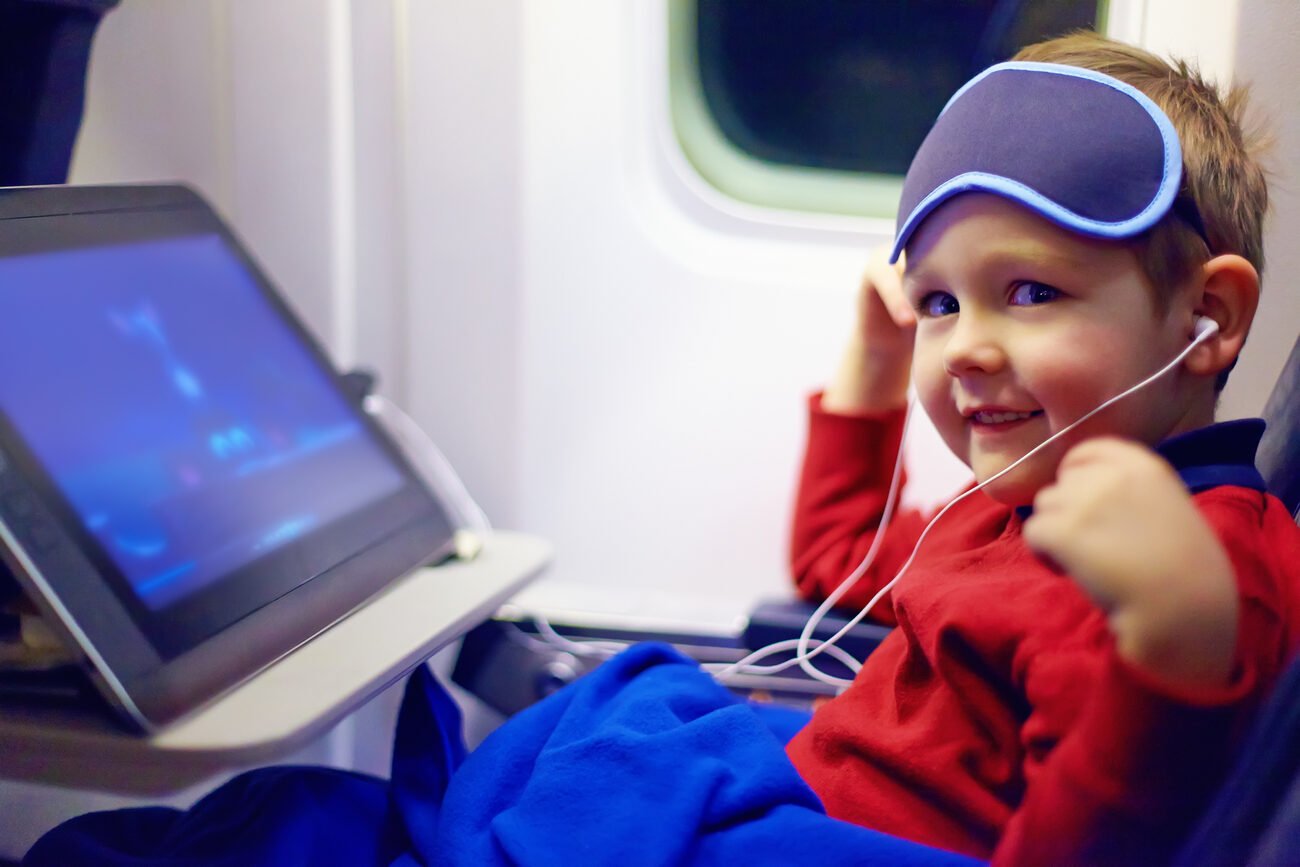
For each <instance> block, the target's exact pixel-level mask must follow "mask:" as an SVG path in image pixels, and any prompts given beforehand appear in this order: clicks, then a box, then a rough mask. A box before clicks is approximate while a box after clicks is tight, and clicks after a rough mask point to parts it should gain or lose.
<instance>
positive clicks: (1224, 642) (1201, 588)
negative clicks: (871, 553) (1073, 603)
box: [994, 440, 1286, 865]
mask: <svg viewBox="0 0 1300 867" xmlns="http://www.w3.org/2000/svg"><path fill="white" fill-rule="evenodd" d="M1207 496H1212V495H1207ZM1216 504H1217V505H1216V508H1215V511H1214V512H1213V513H1208V512H1207V513H1206V515H1210V514H1213V521H1214V524H1213V526H1211V522H1210V521H1209V520H1207V517H1206V515H1203V514H1202V512H1201V510H1200V509H1199V508H1198V507H1197V505H1196V504H1195V503H1194V501H1193V500H1192V499H1191V497H1190V496H1189V495H1188V494H1187V493H1186V491H1185V489H1184V488H1183V485H1182V483H1181V482H1180V480H1179V479H1178V478H1177V476H1176V475H1175V474H1174V473H1173V471H1172V470H1171V469H1170V468H1169V467H1168V466H1167V465H1166V464H1165V463H1164V462H1163V461H1162V460H1161V459H1160V458H1159V457H1158V456H1156V455H1155V454H1154V453H1153V452H1151V451H1150V450H1148V449H1146V448H1144V447H1141V446H1137V445H1133V444H1130V443H1124V442H1121V441H1117V440H1093V441H1089V442H1087V443H1085V444H1083V445H1081V446H1079V447H1077V448H1076V449H1074V450H1072V451H1071V452H1070V454H1069V455H1067V456H1066V458H1065V460H1064V461H1062V464H1061V467H1060V470H1059V472H1058V477H1057V483H1056V484H1055V485H1054V486H1052V487H1051V488H1048V489H1044V491H1043V492H1042V493H1040V495H1039V497H1038V498H1037V499H1036V500H1035V504H1034V507H1035V511H1034V515H1033V517H1032V518H1031V519H1030V520H1029V521H1028V522H1027V523H1026V525H1025V528H1024V534H1025V539H1026V541H1027V542H1028V543H1029V544H1030V545H1031V546H1032V547H1034V548H1035V549H1036V550H1037V551H1038V552H1039V553H1040V554H1041V555H1043V556H1045V557H1046V558H1048V559H1049V560H1050V561H1051V562H1053V563H1054V564H1056V565H1058V566H1060V567H1062V568H1063V569H1064V570H1065V571H1066V572H1068V573H1069V574H1070V575H1071V577H1073V578H1074V579H1075V580H1077V581H1078V583H1079V584H1080V585H1081V586H1082V587H1083V588H1084V589H1085V590H1086V591H1087V592H1088V593H1090V594H1091V595H1092V596H1093V598H1094V599H1096V600H1097V602H1098V603H1099V605H1100V607H1101V608H1102V609H1103V611H1104V612H1105V613H1106V615H1107V620H1108V623H1109V626H1110V628H1111V631H1112V632H1113V634H1114V639H1115V640H1114V643H1113V646H1111V647H1110V648H1108V649H1103V652H1105V653H1106V654H1107V656H1106V659H1105V664H1104V666H1103V668H1102V670H1101V672H1100V677H1101V679H1100V681H1099V682H1098V684H1097V686H1096V687H1095V689H1094V691H1093V698H1092V699H1091V700H1090V701H1089V702H1088V704H1087V705H1086V707H1085V708H1084V710H1083V713H1082V714H1081V715H1080V716H1079V717H1078V718H1075V719H1071V720H1068V721H1064V720H1058V721H1057V722H1056V724H1055V725H1054V726H1053V728H1056V729H1058V730H1060V731H1061V735H1060V741H1059V743H1057V745H1056V746H1055V748H1054V749H1053V750H1052V752H1051V753H1050V754H1049V755H1048V756H1047V757H1046V760H1045V761H1044V762H1043V763H1042V764H1041V765H1040V766H1038V767H1037V768H1033V769H1027V773H1026V776H1027V777H1028V782H1029V786H1028V789H1027V791H1026V793H1025V797H1024V800H1023V802H1022V804H1021V806H1020V808H1019V809H1018V810H1017V812H1016V814H1015V815H1014V816H1013V817H1012V819H1011V821H1010V823H1009V824H1008V826H1007V829H1006V832H1005V834H1004V836H1003V838H1002V840H1001V842H1000V843H999V846H998V849H997V851H996V853H995V857H994V862H995V863H997V864H1002V865H1020V864H1038V863H1053V864H1110V863H1151V864H1159V863H1164V862H1166V861H1167V860H1168V859H1169V858H1170V857H1171V856H1172V854H1173V853H1174V852H1175V851H1176V849H1177V847H1178V845H1179V844H1180V842H1181V840H1182V839H1183V837H1184V836H1185V835H1186V833H1187V831H1188V830H1189V829H1190V828H1191V826H1192V823H1193V822H1194V821H1195V820H1196V818H1197V816H1198V815H1199V813H1200V812H1201V810H1202V809H1203V808H1204V806H1205V804H1206V803H1207V801H1208V799H1209V797H1210V796H1211V795H1212V794H1213V792H1214V790H1215V788H1217V786H1218V785H1219V783H1220V781H1221V780H1222V778H1223V775H1224V773H1225V771H1226V767H1227V764H1228V761H1229V759H1230V757H1231V751H1232V747H1233V743H1234V738H1235V735H1236V734H1238V733H1239V729H1240V726H1241V725H1242V723H1243V721H1244V720H1245V719H1246V718H1247V717H1248V715H1249V713H1250V712H1251V711H1252V710H1253V707H1254V703H1255V701H1256V700H1257V699H1258V698H1259V696H1260V695H1261V694H1262V692H1263V691H1264V689H1265V688H1266V687H1267V685H1268V683H1270V682H1271V681H1272V679H1273V678H1274V677H1275V676H1276V674H1277V672H1278V670H1279V668H1280V665H1281V660H1282V658H1283V656H1284V647H1285V645H1286V627H1285V623H1284V621H1283V619H1282V617H1281V616H1280V615H1279V613H1278V612H1279V609H1280V608H1282V607H1284V605H1283V604H1281V602H1280V599H1279V598H1278V596H1277V595H1276V593H1277V592H1278V591H1277V590H1276V589H1274V590H1270V589H1269V587H1270V586H1271V584H1270V581H1275V580H1276V578H1270V577H1268V576H1270V575H1272V573H1273V570H1272V568H1271V567H1269V566H1268V565H1267V562H1268V561H1267V556H1268V555H1267V551H1266V549H1267V547H1268V546H1267V540H1265V539H1263V534H1262V533H1261V531H1260V530H1259V518H1258V515H1256V514H1253V513H1251V510H1249V509H1245V508H1240V506H1241V503H1240V502H1235V503H1232V502H1228V501H1227V500H1226V498H1218V500H1217V501H1216ZM1202 505H1204V503H1203V504H1202ZM1219 534H1222V537H1223V541H1222V542H1221V541H1220V538H1219ZM1225 544H1226V545H1228V546H1229V547H1228V548H1225ZM1261 549H1264V553H1261ZM1229 551H1230V553H1229ZM1063 580H1065V579H1063ZM1242 600H1246V602H1247V604H1245V605H1243V602H1242ZM1040 664H1049V663H1040Z"/></svg>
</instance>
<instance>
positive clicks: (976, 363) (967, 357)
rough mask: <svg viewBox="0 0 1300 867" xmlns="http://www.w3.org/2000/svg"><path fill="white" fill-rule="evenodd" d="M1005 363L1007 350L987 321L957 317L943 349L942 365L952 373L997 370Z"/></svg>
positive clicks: (961, 373) (952, 374)
mask: <svg viewBox="0 0 1300 867" xmlns="http://www.w3.org/2000/svg"><path fill="white" fill-rule="evenodd" d="M1006 364H1007V356H1006V352H1005V351H1004V350H1003V348H1002V345H1001V343H1000V342H999V341H998V340H997V339H996V336H995V335H994V334H993V332H992V329H990V328H989V327H987V323H981V322H980V321H979V320H978V318H977V317H973V316H964V317H960V318H959V319H958V321H957V324H956V326H955V327H954V328H953V331H952V333H951V334H950V335H949V337H948V342H947V344H946V345H945V346H944V350H943V366H944V369H945V370H946V371H947V372H948V374H949V375H950V376H963V375H965V374H970V373H998V372H999V371H1001V370H1002V369H1003V368H1004V367H1006Z"/></svg>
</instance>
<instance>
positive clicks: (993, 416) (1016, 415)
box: [975, 411, 1033, 424]
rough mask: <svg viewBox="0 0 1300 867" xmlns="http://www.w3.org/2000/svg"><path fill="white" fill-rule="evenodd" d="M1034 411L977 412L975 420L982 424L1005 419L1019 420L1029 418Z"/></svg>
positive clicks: (997, 422)
mask: <svg viewBox="0 0 1300 867" xmlns="http://www.w3.org/2000/svg"><path fill="white" fill-rule="evenodd" d="M1031 415H1033V413H1032V412H983V411H981V412H977V413H975V421H977V422H979V423H980V424H1001V423H1002V422H1005V421H1019V420H1020V419H1024V418H1029V417H1030V416H1031Z"/></svg>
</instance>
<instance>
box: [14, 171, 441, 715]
mask: <svg viewBox="0 0 1300 867" xmlns="http://www.w3.org/2000/svg"><path fill="white" fill-rule="evenodd" d="M451 538H452V528H451V526H450V522H449V520H448V518H447V516H446V515H445V513H444V511H443V509H442V508H441V507H440V505H439V503H438V502H437V500H436V498H435V497H434V495H433V494H432V493H431V492H430V490H429V489H428V488H427V487H426V485H425V484H424V483H423V482H422V481H421V479H420V478H419V476H418V475H417V474H416V473H415V472H414V471H413V469H412V467H411V466H410V465H409V464H408V463H407V461H406V460H405V459H404V458H403V456H402V454H401V453H400V451H399V450H398V448H397V447H396V446H395V445H394V443H393V442H392V441H391V440H390V439H389V438H388V437H387V436H386V435H385V434H384V432H383V431H382V430H381V429H380V428H379V427H378V426H377V425H376V424H375V423H374V422H373V421H372V420H371V419H370V418H369V417H368V416H367V414H366V413H365V412H363V411H362V410H361V408H360V407H359V406H358V405H357V403H356V402H355V401H354V400H352V399H350V398H349V397H348V396H347V393H346V391H345V390H344V387H343V385H342V383H341V381H340V378H339V376H338V375H337V374H336V373H335V371H334V370H333V369H332V367H331V365H330V362H329V360H328V358H327V357H326V355H325V353H324V352H323V351H322V349H321V347H320V346H319V345H318V344H317V343H316V341H315V340H313V339H312V337H311V335H310V334H309V333H308V332H307V331H306V330H305V329H304V327H303V326H302V324H301V323H300V322H299V321H298V320H297V318H296V317H295V316H294V315H293V313H292V312H291V311H290V309H289V308H288V306H287V305H286V303H285V301H284V300H283V299H282V298H281V297H280V296H279V294H278V293H277V292H276V291H275V290H274V288H273V287H272V286H271V284H270V282H269V281H268V280H267V279H266V278H265V276H264V275H263V274H262V273H261V271H260V270H259V269H258V268H257V266H256V265H255V264H254V263H253V261H252V260H251V258H250V257H249V255H248V253H247V252H246V251H245V250H244V249H243V247H242V246H241V245H240V243H239V242H238V241H237V240H236V239H235V237H234V235H233V234H232V233H231V232H230V231H229V229H228V228H227V227H226V226H224V225H223V223H222V221H221V220H220V219H219V218H218V217H217V215H216V214H215V213H214V212H213V210H212V209H211V208H210V207H209V206H208V205H207V204H206V203H205V202H204V201H203V200H202V199H201V198H200V197H199V196H198V195H197V194H196V193H195V192H193V191H192V190H190V189H188V188H185V187H180V186H122V187H47V188H22V189H9V190H0V542H2V543H3V544H2V545H0V549H2V550H0V554H2V555H3V557H4V559H5V561H6V563H7V565H8V566H9V567H10V569H11V570H12V571H13V572H14V574H15V576H16V577H17V579H18V581H19V583H20V584H22V585H23V587H24V589H25V591H26V592H27V593H28V595H29V596H31V597H32V599H33V600H34V601H35V602H36V603H37V604H38V606H39V607H40V608H41V610H42V613H43V614H44V615H45V616H46V617H47V618H48V619H49V620H50V621H51V623H52V624H53V625H55V626H56V628H58V629H59V630H61V632H62V633H63V637H64V639H65V640H66V641H68V642H69V643H70V645H75V646H76V647H77V648H79V649H80V651H81V652H82V653H84V655H85V657H86V659H87V660H88V661H89V668H90V669H91V672H92V676H93V680H94V681H95V682H96V685H97V686H98V688H99V689H100V690H101V691H102V692H103V694H104V695H105V696H106V697H107V698H108V699H109V700H110V702H111V703H112V704H113V706H114V707H116V708H118V709H119V710H120V711H121V713H122V715H123V716H124V717H125V718H126V719H128V720H129V721H131V722H132V723H134V724H135V725H136V726H137V727H139V728H141V729H144V730H152V729H155V728H157V727H159V726H162V725H165V724H166V723H168V722H170V721H172V720H174V719H176V718H177V717H179V716H181V715H183V714H185V713H187V712H188V711H190V710H192V709H194V708H196V707H197V706H199V705H200V704H202V703H204V702H205V701H208V700H210V699H212V698H213V697H215V696H217V695H218V694H220V693H221V692H223V691H225V690H227V689H229V688H231V687H232V686H234V685H235V684H237V683H239V682H240V681H241V680H243V679H245V678H247V677H249V676H250V675H252V674H253V673H255V672H257V671H258V670H259V669H261V668H263V667H265V666H266V665H269V664H270V663H271V662H273V661H275V660H276V659H277V658H279V657H280V656H283V655H284V654H286V653H288V652H289V651H291V650H292V649H293V648H295V647H297V646H298V645H300V644H302V643H303V642H305V641H307V640H308V639H310V638H311V637H312V636H314V635H316V634H318V633H319V632H321V631H322V630H323V629H325V628H327V627H328V626H330V625H331V624H332V623H334V622H336V621H338V620H339V619H341V618H343V617H344V616H346V615H347V614H348V613H349V612H351V611H352V610H354V609H355V608H356V607H357V606H359V605H360V604H361V603H363V602H364V601H365V600H366V599H367V598H368V597H370V596H372V595H374V594H375V593H376V592H378V591H379V590H381V589H382V588H384V587H385V586H386V585H387V584H389V583H390V582H392V581H393V580H395V579H397V578H398V577H400V576H402V575H403V574H404V573H406V572H408V571H410V570H412V569H413V568H415V567H416V566H419V565H421V564H423V563H427V562H430V561H431V560H435V559H438V558H440V557H442V556H445V555H446V554H447V553H448V552H449V551H450V549H451Z"/></svg>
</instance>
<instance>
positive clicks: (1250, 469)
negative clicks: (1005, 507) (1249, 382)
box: [1016, 418, 1267, 519]
mask: <svg viewBox="0 0 1300 867" xmlns="http://www.w3.org/2000/svg"><path fill="white" fill-rule="evenodd" d="M1263 435H1264V420H1263V419H1262V418H1243V419H1237V420H1235V421H1223V422H1219V423H1217V424H1212V425H1208V426H1206V427H1202V428H1197V429H1196V430H1192V431H1188V432H1187V433H1182V434H1179V435H1178V436H1174V437H1170V438H1169V439H1167V440H1164V441H1163V442H1161V443H1160V444H1159V445H1157V446H1156V451H1157V452H1158V453H1159V454H1160V456H1161V457H1163V458H1164V459H1165V460H1167V461H1168V462H1169V463H1170V464H1172V465H1173V468H1174V470H1175V471H1177V473H1178V476H1179V478H1181V479H1182V480H1183V484H1184V485H1186V486H1187V490H1188V492H1189V493H1192V494H1198V493H1200V492H1201V491H1208V490H1209V489H1210V488H1217V487H1219V486H1220V485H1234V486H1236V487H1239V488H1250V489H1251V490H1254V491H1261V492H1262V491H1266V490H1267V487H1266V486H1265V484H1264V477H1263V476H1262V475H1260V472H1259V470H1258V469H1256V468H1255V449H1256V448H1257V447H1258V446H1259V440H1260V437H1262V436H1263ZM1016 514H1017V515H1019V516H1020V518H1021V519H1024V518H1028V517H1029V516H1030V515H1031V514H1033V507H1032V506H1019V507H1017V508H1016Z"/></svg>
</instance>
